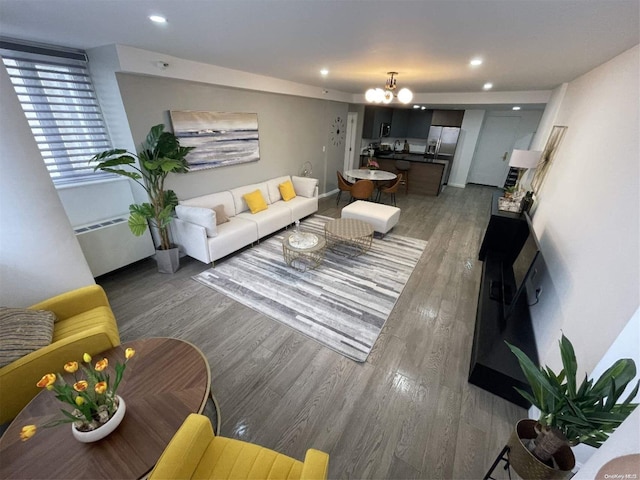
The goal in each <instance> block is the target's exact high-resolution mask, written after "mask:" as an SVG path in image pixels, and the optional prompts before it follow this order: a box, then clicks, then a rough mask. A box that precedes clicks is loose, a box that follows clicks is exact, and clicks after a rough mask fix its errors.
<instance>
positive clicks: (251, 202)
mask: <svg viewBox="0 0 640 480" xmlns="http://www.w3.org/2000/svg"><path fill="white" fill-rule="evenodd" d="M242 198H244V201H245V202H247V205H248V206H249V210H251V213H252V214H254V215H255V214H256V213H258V212H261V211H263V210H266V209H267V208H269V206H268V205H267V201H266V200H265V199H264V197H263V196H262V193H261V192H260V190H254V191H253V192H250V193H245V194H244V195H243V196H242Z"/></svg>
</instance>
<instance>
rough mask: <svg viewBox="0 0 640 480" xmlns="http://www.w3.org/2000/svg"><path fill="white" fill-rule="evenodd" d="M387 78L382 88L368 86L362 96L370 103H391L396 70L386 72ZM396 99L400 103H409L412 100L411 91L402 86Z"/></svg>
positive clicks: (394, 87)
mask: <svg viewBox="0 0 640 480" xmlns="http://www.w3.org/2000/svg"><path fill="white" fill-rule="evenodd" d="M387 75H389V78H387V81H386V82H385V84H384V89H382V88H370V89H369V90H367V92H366V93H365V94H364V98H365V99H366V100H367V102H370V103H391V101H392V100H393V97H394V96H396V95H395V90H396V78H395V75H398V72H387ZM397 97H398V101H399V102H401V103H409V102H411V100H413V92H411V90H409V89H408V88H402V89H400V91H399V92H398V93H397Z"/></svg>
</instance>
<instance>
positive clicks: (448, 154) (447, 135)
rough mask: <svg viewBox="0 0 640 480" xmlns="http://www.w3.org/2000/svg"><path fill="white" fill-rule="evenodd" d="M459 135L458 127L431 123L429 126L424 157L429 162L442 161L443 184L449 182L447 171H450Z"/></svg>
mask: <svg viewBox="0 0 640 480" xmlns="http://www.w3.org/2000/svg"><path fill="white" fill-rule="evenodd" d="M459 136H460V128H459V127H441V126H438V125H432V126H431V128H429V137H428V138H427V148H426V150H425V154H424V158H426V159H427V160H429V161H430V162H431V161H432V162H435V163H443V164H444V165H445V167H444V174H443V175H442V183H443V184H445V185H446V184H447V183H448V182H449V173H451V164H452V163H453V156H454V155H455V153H456V146H457V145H458V137H459Z"/></svg>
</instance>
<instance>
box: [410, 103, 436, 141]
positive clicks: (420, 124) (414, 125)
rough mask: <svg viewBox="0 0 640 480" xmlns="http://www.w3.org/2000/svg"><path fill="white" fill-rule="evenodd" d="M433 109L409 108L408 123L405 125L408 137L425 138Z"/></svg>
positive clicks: (427, 134)
mask: <svg viewBox="0 0 640 480" xmlns="http://www.w3.org/2000/svg"><path fill="white" fill-rule="evenodd" d="M432 115H433V110H419V109H414V110H410V113H409V125H408V126H407V137H408V138H427V137H428V136H429V127H430V126H431V123H432V121H431V117H432Z"/></svg>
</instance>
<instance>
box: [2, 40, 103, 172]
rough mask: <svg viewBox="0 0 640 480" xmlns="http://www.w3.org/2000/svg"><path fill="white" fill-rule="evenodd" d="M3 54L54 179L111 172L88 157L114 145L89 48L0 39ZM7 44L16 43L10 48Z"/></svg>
mask: <svg viewBox="0 0 640 480" xmlns="http://www.w3.org/2000/svg"><path fill="white" fill-rule="evenodd" d="M0 47H1V49H0V54H1V55H2V60H3V62H4V65H5V66H6V68H7V72H8V73H9V77H10V78H11V82H12V84H13V87H14V89H15V91H16V94H17V95H18V99H19V100H20V103H21V105H22V109H23V110H24V113H25V115H26V117H27V120H28V122H29V126H30V127H31V131H32V133H33V136H34V138H35V140H36V143H37V144H38V148H39V149H40V153H41V154H42V158H43V160H44V163H45V165H46V167H47V169H48V170H49V175H51V178H52V179H53V181H54V183H55V184H65V183H73V182H83V181H88V180H97V179H99V178H104V177H109V176H112V174H108V173H104V172H101V171H97V172H94V171H93V168H94V166H95V164H89V160H90V159H91V157H93V156H94V155H95V154H96V153H99V152H101V151H103V150H107V149H109V148H111V142H110V140H109V136H108V132H107V129H106V126H105V123H104V120H103V117H102V112H101V110H100V105H99V104H98V100H97V97H96V94H95V91H94V88H93V83H92V81H91V77H90V75H89V71H88V65H87V60H86V56H85V55H84V52H77V53H71V52H69V51H56V50H53V49H46V48H33V47H31V48H29V47H24V46H17V47H16V46H15V45H14V44H8V43H7V42H0ZM8 47H14V48H15V49H13V48H8Z"/></svg>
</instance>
